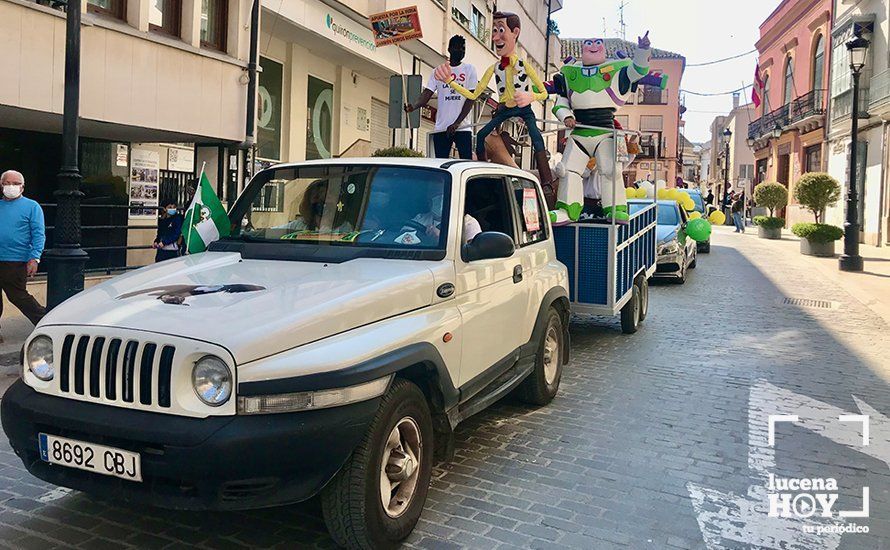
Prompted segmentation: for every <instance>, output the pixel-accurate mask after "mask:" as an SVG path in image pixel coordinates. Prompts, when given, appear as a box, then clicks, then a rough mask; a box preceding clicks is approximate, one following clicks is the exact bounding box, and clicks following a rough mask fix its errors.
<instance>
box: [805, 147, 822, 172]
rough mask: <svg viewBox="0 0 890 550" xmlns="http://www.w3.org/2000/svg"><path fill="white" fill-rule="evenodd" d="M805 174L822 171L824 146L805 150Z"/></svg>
mask: <svg viewBox="0 0 890 550" xmlns="http://www.w3.org/2000/svg"><path fill="white" fill-rule="evenodd" d="M803 171H804V172H821V171H822V144H821V143H820V144H819V145H811V146H809V147H807V148H806V149H804V166H803Z"/></svg>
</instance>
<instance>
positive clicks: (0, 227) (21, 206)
mask: <svg viewBox="0 0 890 550" xmlns="http://www.w3.org/2000/svg"><path fill="white" fill-rule="evenodd" d="M0 184H2V186H3V200H0V290H2V291H3V293H4V294H6V298H7V299H8V300H9V301H10V302H12V304H13V305H14V306H15V307H17V308H19V310H21V312H22V313H23V314H24V315H25V317H27V318H28V320H30V321H31V322H32V323H34V324H35V325H36V324H37V322H38V321H40V319H41V318H43V316H44V314H45V313H46V309H44V307H43V306H41V305H40V304H39V303H38V302H37V300H35V299H34V297H33V296H31V295H30V294H29V293H28V285H27V283H28V277H33V276H34V274H35V273H37V264H39V263H40V256H41V255H42V254H43V245H44V243H45V242H46V233H45V230H44V224H43V210H42V209H41V208H40V205H39V204H37V203H36V202H34V201H32V200H31V199H29V198H25V197H23V196H22V193H23V192H24V191H25V177H24V176H22V174H21V173H19V172H16V171H15V170H8V171H6V172H3V174H2V175H0ZM2 314H3V299H2V297H0V315H2ZM2 341H3V335H2V334H0V342H2Z"/></svg>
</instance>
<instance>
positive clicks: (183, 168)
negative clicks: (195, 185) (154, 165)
mask: <svg viewBox="0 0 890 550" xmlns="http://www.w3.org/2000/svg"><path fill="white" fill-rule="evenodd" d="M167 170H173V171H176V172H188V173H190V174H191V173H192V172H194V171H195V150H194V149H178V148H176V147H171V148H169V149H167Z"/></svg>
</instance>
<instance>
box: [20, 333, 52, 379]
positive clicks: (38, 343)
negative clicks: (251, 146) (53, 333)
mask: <svg viewBox="0 0 890 550" xmlns="http://www.w3.org/2000/svg"><path fill="white" fill-rule="evenodd" d="M25 364H26V365H28V370H30V371H31V374H33V375H34V376H36V377H37V378H39V379H40V380H43V381H44V382H49V381H50V380H52V379H53V376H55V374H56V369H55V367H54V366H53V341H52V339H51V338H50V337H49V336H43V335H40V336H37V337H36V338H34V339H33V340H31V343H30V344H28V352H27V353H26V354H25Z"/></svg>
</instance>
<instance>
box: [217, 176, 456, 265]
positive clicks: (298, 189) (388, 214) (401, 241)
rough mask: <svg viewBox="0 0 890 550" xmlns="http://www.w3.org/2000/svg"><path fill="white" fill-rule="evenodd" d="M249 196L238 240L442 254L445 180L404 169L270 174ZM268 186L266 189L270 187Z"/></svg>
mask: <svg viewBox="0 0 890 550" xmlns="http://www.w3.org/2000/svg"><path fill="white" fill-rule="evenodd" d="M267 174H268V175H267V176H264V177H268V178H269V179H268V180H266V181H265V182H263V181H259V182H257V184H256V185H255V184H254V183H251V185H250V186H249V187H248V188H247V189H246V190H245V193H244V198H245V199H247V200H248V201H249V202H248V204H250V207H249V209H248V210H247V212H245V213H244V214H242V215H243V217H244V221H243V222H241V223H238V224H237V225H236V227H237V228H238V229H237V231H238V233H236V235H235V237H236V238H237V237H241V238H243V239H245V240H251V241H257V240H260V241H274V242H276V243H281V244H282V245H284V244H292V245H294V246H299V245H301V244H303V245H305V244H309V245H313V246H342V247H349V248H381V247H383V248H401V249H405V248H408V249H412V250H417V249H442V248H444V247H445V240H446V237H447V235H448V220H449V215H448V205H449V204H450V189H451V185H450V180H451V177H450V176H449V175H448V174H447V173H445V172H440V171H436V170H429V169H425V168H410V167H397V166H367V165H354V164H353V165H350V166H348V167H346V166H306V167H300V168H282V169H277V170H274V171H271V172H270V173H267ZM263 183H265V185H263Z"/></svg>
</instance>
